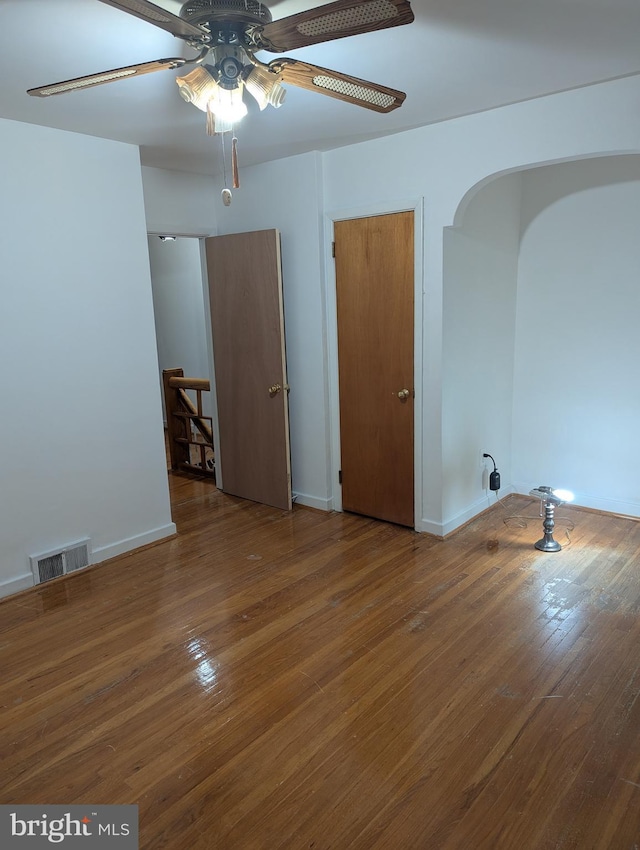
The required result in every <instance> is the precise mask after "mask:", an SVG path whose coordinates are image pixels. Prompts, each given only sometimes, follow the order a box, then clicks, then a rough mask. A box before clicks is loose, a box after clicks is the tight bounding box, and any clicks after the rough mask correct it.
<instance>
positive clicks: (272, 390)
mask: <svg viewBox="0 0 640 850" xmlns="http://www.w3.org/2000/svg"><path fill="white" fill-rule="evenodd" d="M281 389H282V387H281V386H280V384H271V386H270V387H269V395H277V393H279V392H280V390H281Z"/></svg>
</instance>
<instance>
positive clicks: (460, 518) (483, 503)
mask: <svg viewBox="0 0 640 850" xmlns="http://www.w3.org/2000/svg"><path fill="white" fill-rule="evenodd" d="M514 492H515V491H514V489H513V487H511V486H509V487H503V488H502V489H501V490H499V491H498V495H499V497H500V499H504V497H505V496H508V495H509V494H510V493H514ZM497 501H498V500H497V499H496V496H495V493H493V492H492V491H491V490H488V491H487V494H486V495H485V496H482V497H481V498H479V499H477V500H476V501H475V502H473V503H472V504H471V505H468V506H467V507H466V508H464V510H462V511H459V512H458V513H457V514H455V515H454V516H452V517H449V519H446V520H444V521H443V522H434V521H433V520H429V519H426V518H424V517H423V519H421V520H420V521H419V522H418V523H416V531H420V532H424V533H426V534H434V535H435V536H436V537H446V536H447V535H449V534H451V533H452V532H453V531H455V530H456V529H457V528H460V526H462V525H465V523H467V522H470V521H471V520H472V519H475V517H477V516H478V515H479V514H481V513H483V512H484V511H486V510H487V508H491V507H493V505H495V504H497Z"/></svg>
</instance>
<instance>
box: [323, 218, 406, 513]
mask: <svg viewBox="0 0 640 850" xmlns="http://www.w3.org/2000/svg"><path fill="white" fill-rule="evenodd" d="M413 231H414V215H413V212H403V213H394V214H392V215H381V216H372V217H368V218H358V219H352V220H348V221H337V222H335V227H334V237H335V261H336V289H337V310H338V369H339V392H340V444H341V466H342V507H343V509H344V510H346V511H354V512H355V513H360V514H365V515H367V516H372V517H377V518H379V519H383V520H387V521H389V522H395V523H399V524H401V525H408V526H411V527H413V526H414V451H413V438H414V437H413V431H414V427H413V422H414V386H413V359H414V358H413V335H414V332H413V328H414V243H413V240H414V232H413Z"/></svg>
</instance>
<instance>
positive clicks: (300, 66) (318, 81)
mask: <svg viewBox="0 0 640 850" xmlns="http://www.w3.org/2000/svg"><path fill="white" fill-rule="evenodd" d="M270 67H272V68H274V70H277V71H278V72H279V73H281V74H282V81H283V82H284V83H290V84H291V85H293V86H299V87H300V88H302V89H307V90H308V91H315V92H319V93H320V94H328V95H329V96H330V97H337V98H338V99H339V100H345V101H346V102H347V103H354V104H355V105H356V106H364V107H365V108H366V109H373V110H375V111H376V112H391V111H392V110H393V109H397V108H398V107H399V106H402V104H403V103H404V99H405V98H406V94H405V93H404V92H401V91H396V89H390V88H387V87H386V86H380V85H378V84H377V83H370V82H368V81H367V80H360V79H358V77H350V76H348V75H347V74H341V73H339V72H338V71H330V70H328V69H327V68H320V67H319V66H318V65H308V64H307V63H306V62H298V61H297V60H295V59H284V60H280V59H275V60H274V61H273V62H271V63H270Z"/></svg>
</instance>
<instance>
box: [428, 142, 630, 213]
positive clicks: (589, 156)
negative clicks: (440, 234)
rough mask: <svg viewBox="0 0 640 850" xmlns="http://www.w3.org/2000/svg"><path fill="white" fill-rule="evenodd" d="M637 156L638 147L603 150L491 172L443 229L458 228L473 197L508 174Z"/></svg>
mask: <svg viewBox="0 0 640 850" xmlns="http://www.w3.org/2000/svg"><path fill="white" fill-rule="evenodd" d="M638 154H640V147H638V148H634V149H631V150H603V151H597V152H592V153H585V154H578V155H574V156H566V157H558V158H556V159H547V160H539V161H537V162H529V163H522V164H520V165H516V166H512V167H511V168H504V169H502V170H500V171H495V172H492V173H491V174H487V175H486V176H485V177H483V178H481V179H480V180H478V181H477V182H476V183H474V184H473V185H472V186H470V187H469V188H468V189H467V190H466V191H465V193H464V194H463V195H462V196H461V198H460V200H459V201H458V204H457V206H456V208H455V210H454V213H453V216H452V220H451V222H449V223H446V224H445V225H444V227H459V226H460V225H461V224H462V222H463V219H464V216H465V213H466V211H467V209H468V207H469V204H470V203H471V201H472V200H473V198H475V196H476V195H477V194H478V193H479V192H480V191H481V190H482V189H483V188H484V187H485V186H488V185H489V184H490V183H493V182H494V181H495V180H499V179H500V178H501V177H505V176H507V175H508V174H518V173H523V172H525V171H533V170H534V169H536V168H544V167H546V166H549V165H559V164H560V163H563V162H579V161H584V160H590V159H602V158H604V157H611V156H634V155H635V156H637V155H638Z"/></svg>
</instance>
